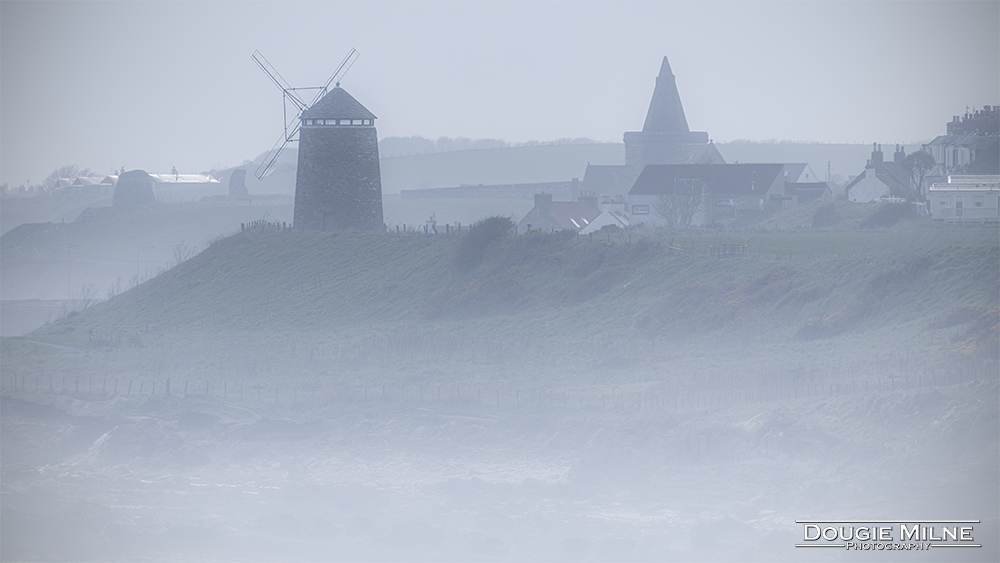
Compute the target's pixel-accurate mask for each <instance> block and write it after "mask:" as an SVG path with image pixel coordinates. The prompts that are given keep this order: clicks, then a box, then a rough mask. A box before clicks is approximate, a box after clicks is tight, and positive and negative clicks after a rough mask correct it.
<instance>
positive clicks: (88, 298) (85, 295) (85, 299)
mask: <svg viewBox="0 0 1000 563" xmlns="http://www.w3.org/2000/svg"><path fill="white" fill-rule="evenodd" d="M96 301H97V286H96V285H94V284H92V283H85V284H83V285H82V286H80V293H79V295H78V296H77V298H76V303H75V304H74V305H75V307H74V309H76V310H77V311H83V310H85V309H87V308H88V307H90V306H91V305H93V304H94V303H95V302H96Z"/></svg>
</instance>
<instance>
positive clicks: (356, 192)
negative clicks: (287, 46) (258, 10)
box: [253, 49, 385, 231]
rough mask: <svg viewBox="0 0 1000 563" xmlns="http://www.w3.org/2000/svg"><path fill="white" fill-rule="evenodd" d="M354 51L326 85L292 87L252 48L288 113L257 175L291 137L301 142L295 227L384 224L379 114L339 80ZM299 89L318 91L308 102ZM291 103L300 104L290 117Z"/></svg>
mask: <svg viewBox="0 0 1000 563" xmlns="http://www.w3.org/2000/svg"><path fill="white" fill-rule="evenodd" d="M356 57H357V51H354V50H353V49H352V50H351V53H350V54H348V56H347V58H345V59H344V62H343V63H341V65H340V68H338V69H337V71H336V72H335V73H334V74H333V76H331V77H330V79H329V80H328V81H327V83H326V84H325V85H324V86H322V87H319V88H291V87H289V86H288V85H287V84H286V83H285V81H284V79H283V78H281V75H279V74H278V73H277V71H275V70H274V69H273V67H271V65H270V63H268V62H267V61H266V60H265V59H264V57H263V56H261V55H260V53H254V57H253V58H254V61H256V62H257V64H258V65H259V66H260V67H261V68H262V69H263V70H264V72H265V73H267V75H268V76H269V77H270V78H271V80H272V81H273V82H274V83H275V84H277V85H278V87H279V88H281V89H282V92H283V96H284V102H285V117H286V121H285V133H284V134H283V135H282V137H281V138H280V139H279V140H278V142H277V143H276V144H275V146H274V148H273V149H271V153H269V154H268V156H267V157H266V158H265V159H264V161H263V162H262V163H261V166H260V167H259V168H258V169H257V177H258V178H263V177H264V176H266V175H267V173H268V171H269V169H270V167H271V164H273V163H274V161H275V160H276V159H277V157H278V154H279V153H280V152H281V150H282V149H283V148H284V147H285V145H286V144H287V143H289V142H291V141H298V142H299V160H298V169H297V173H296V178H295V214H294V228H295V229H296V230H310V231H345V230H364V231H370V230H382V229H383V228H384V227H385V225H384V223H383V220H382V177H381V171H380V169H379V160H378V135H377V133H376V131H375V119H376V118H375V114H373V113H372V112H370V111H368V109H367V108H365V106H363V105H361V103H360V102H358V101H357V100H355V99H354V97H353V96H351V95H350V94H348V93H347V91H346V90H344V89H343V88H341V87H340V83H339V82H336V83H335V80H339V78H340V77H342V76H343V74H344V73H346V72H347V69H348V68H350V65H352V64H353V63H354V59H355V58H356ZM334 83H335V87H334V88H333V89H329V90H328V88H329V86H330V84H334ZM301 90H319V92H318V94H317V95H316V97H315V99H314V100H313V101H312V103H310V104H306V103H305V102H304V101H303V100H302V98H300V97H299V95H298V91H301ZM289 104H291V105H292V106H294V108H295V109H296V110H297V111H295V112H293V113H294V117H293V118H292V119H291V120H288V115H289V112H288V106H289Z"/></svg>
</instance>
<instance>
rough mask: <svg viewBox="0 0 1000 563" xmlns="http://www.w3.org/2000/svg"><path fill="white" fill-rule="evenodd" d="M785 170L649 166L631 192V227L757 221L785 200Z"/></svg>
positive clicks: (773, 166)
mask: <svg viewBox="0 0 1000 563" xmlns="http://www.w3.org/2000/svg"><path fill="white" fill-rule="evenodd" d="M785 166H786V165H784V164H650V165H647V166H646V167H645V168H643V170H642V174H640V175H639V178H638V179H636V181H635V185H633V186H632V189H631V190H630V191H629V196H628V201H629V206H630V208H631V209H630V220H631V222H632V224H637V223H646V224H648V225H670V226H688V225H707V224H711V223H714V222H717V221H723V220H727V219H734V220H739V219H747V218H749V217H753V216H759V215H760V214H761V213H762V212H763V211H764V209H765V206H767V205H768V203H769V202H771V201H781V198H782V197H783V196H784V194H785V175H784V172H785Z"/></svg>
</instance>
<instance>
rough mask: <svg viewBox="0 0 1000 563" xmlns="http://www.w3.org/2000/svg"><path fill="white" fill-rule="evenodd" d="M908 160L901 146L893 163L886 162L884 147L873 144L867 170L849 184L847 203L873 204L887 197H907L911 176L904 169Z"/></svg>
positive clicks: (897, 147)
mask: <svg viewBox="0 0 1000 563" xmlns="http://www.w3.org/2000/svg"><path fill="white" fill-rule="evenodd" d="M905 158H906V154H905V153H904V151H903V149H902V147H901V146H899V145H896V152H895V153H894V154H893V159H892V162H886V161H885V159H884V158H883V154H882V146H881V145H879V144H877V143H873V144H872V157H871V158H870V159H869V160H868V163H867V164H865V170H864V172H862V173H861V174H859V175H858V176H857V177H856V178H854V180H851V182H850V183H848V184H847V187H846V188H845V191H846V193H847V201H851V202H854V203H871V202H873V201H878V200H879V199H881V198H886V197H892V196H897V197H905V196H906V194H907V193H909V192H910V184H911V182H910V176H909V174H907V173H906V171H905V170H904V169H903V166H902V163H903V160H904V159H905Z"/></svg>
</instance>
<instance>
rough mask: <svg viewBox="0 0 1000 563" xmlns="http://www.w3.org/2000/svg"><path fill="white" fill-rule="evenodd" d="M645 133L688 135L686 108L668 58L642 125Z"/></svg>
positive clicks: (662, 64)
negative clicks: (682, 104)
mask: <svg viewBox="0 0 1000 563" xmlns="http://www.w3.org/2000/svg"><path fill="white" fill-rule="evenodd" d="M642 132H643V133H688V132H690V129H688V124H687V118H686V117H684V107H683V106H681V97H680V95H679V94H678V93H677V81H676V79H675V78H674V73H673V72H672V71H671V70H670V63H669V62H668V61H667V57H663V62H662V63H661V64H660V74H659V75H658V76H657V77H656V87H655V88H654V89H653V97H652V99H651V100H650V101H649V110H648V111H647V112H646V122H645V123H643V125H642Z"/></svg>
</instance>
